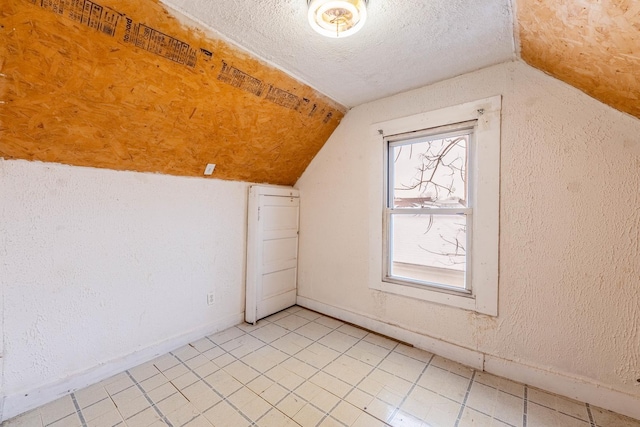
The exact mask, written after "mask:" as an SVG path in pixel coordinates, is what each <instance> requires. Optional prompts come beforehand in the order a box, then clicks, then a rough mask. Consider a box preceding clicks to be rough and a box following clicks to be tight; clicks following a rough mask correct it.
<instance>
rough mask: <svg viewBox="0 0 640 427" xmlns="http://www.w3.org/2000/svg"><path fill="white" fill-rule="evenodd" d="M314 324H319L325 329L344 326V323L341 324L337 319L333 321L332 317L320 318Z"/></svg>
mask: <svg viewBox="0 0 640 427" xmlns="http://www.w3.org/2000/svg"><path fill="white" fill-rule="evenodd" d="M315 322H316V323H320V324H321V325H323V326H326V327H327V328H331V329H336V328H339V327H340V326H342V325H344V322H341V321H340V320H338V319H334V318H332V317H326V316H321V317H319V318H317V319H316V320H315Z"/></svg>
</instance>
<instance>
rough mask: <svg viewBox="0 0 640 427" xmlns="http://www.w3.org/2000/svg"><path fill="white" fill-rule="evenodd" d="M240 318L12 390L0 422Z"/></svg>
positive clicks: (0, 401) (231, 317)
mask: <svg viewBox="0 0 640 427" xmlns="http://www.w3.org/2000/svg"><path fill="white" fill-rule="evenodd" d="M243 320H244V313H238V314H232V315H228V316H225V317H221V318H218V319H216V320H215V321H213V322H211V323H208V324H207V325H205V326H202V327H199V328H196V329H193V330H191V331H189V332H186V333H184V334H180V335H177V336H174V337H171V338H167V339H166V340H163V341H160V342H158V343H155V344H153V345H150V346H149V347H146V348H144V349H141V350H137V351H135V352H133V353H131V354H128V355H126V356H123V357H119V358H117V359H113V360H110V361H108V362H105V363H103V364H101V365H99V366H95V367H92V368H89V369H87V370H84V371H82V372H76V373H71V374H69V375H68V376H67V377H66V378H64V379H62V380H60V381H55V382H51V383H48V384H43V385H41V386H38V387H36V388H34V389H32V390H24V391H23V392H21V393H13V394H10V395H8V396H4V398H3V399H0V410H1V411H0V422H2V421H5V420H8V419H10V418H13V417H15V416H17V415H20V414H22V413H24V412H27V411H30V410H31V409H34V408H37V407H38V406H41V405H44V404H46V403H49V402H52V401H54V400H56V399H57V398H59V397H62V396H65V395H67V394H69V393H71V392H73V391H75V390H79V389H81V388H84V387H87V386H89V385H91V384H95V383H98V382H100V381H102V380H104V379H107V378H109V377H111V376H113V375H115V374H118V373H120V372H123V371H125V370H127V369H130V368H133V367H134V366H137V365H139V364H141V363H144V362H147V361H149V360H152V359H154V358H156V357H158V356H160V355H163V354H165V353H167V352H169V351H172V350H175V349H177V348H179V347H182V346H183V345H186V344H188V343H190V342H193V341H196V340H198V339H200V338H202V337H204V336H207V335H210V334H213V333H215V332H218V331H222V330H224V329H227V328H230V327H231V326H235V325H237V324H239V323H242V321H243ZM3 401H4V405H3ZM3 406H4V407H3Z"/></svg>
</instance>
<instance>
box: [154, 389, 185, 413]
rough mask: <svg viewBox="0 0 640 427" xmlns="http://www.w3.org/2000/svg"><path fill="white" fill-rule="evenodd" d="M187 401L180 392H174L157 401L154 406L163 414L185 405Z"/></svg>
mask: <svg viewBox="0 0 640 427" xmlns="http://www.w3.org/2000/svg"><path fill="white" fill-rule="evenodd" d="M188 403H189V401H188V400H187V398H186V397H184V396H183V395H182V394H181V393H175V394H172V395H171V396H169V397H167V398H166V399H164V400H162V401H160V402H157V403H156V407H157V408H158V409H159V410H160V412H162V413H163V414H164V415H167V414H170V413H172V412H175V411H177V410H178V409H180V408H182V407H183V406H185V405H187V404H188Z"/></svg>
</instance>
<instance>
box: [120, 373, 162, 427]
mask: <svg viewBox="0 0 640 427" xmlns="http://www.w3.org/2000/svg"><path fill="white" fill-rule="evenodd" d="M156 369H157V368H156ZM125 372H126V373H127V375H129V378H131V381H133V383H134V384H135V385H136V386H137V387H138V389H139V390H140V391H141V392H142V395H143V396H144V398H145V399H147V402H149V404H150V405H151V407H152V408H153V409H154V411H156V413H157V414H158V415H160V418H162V420H163V421H164V422H165V423H166V424H167V425H168V426H169V427H173V424H171V422H170V421H169V420H168V419H167V417H166V416H165V415H164V414H163V413H162V411H161V410H160V408H158V407H157V406H156V404H155V403H154V402H153V400H151V398H150V397H149V396H147V392H146V391H144V389H143V388H142V386H141V385H140V383H138V380H136V379H135V378H134V377H133V376H132V375H131V373H130V372H129V371H128V370H127V371H125ZM145 409H146V408H145ZM140 412H142V411H140Z"/></svg>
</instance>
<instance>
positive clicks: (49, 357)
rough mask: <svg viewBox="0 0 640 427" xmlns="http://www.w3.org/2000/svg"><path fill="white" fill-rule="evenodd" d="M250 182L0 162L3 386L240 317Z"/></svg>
mask: <svg viewBox="0 0 640 427" xmlns="http://www.w3.org/2000/svg"><path fill="white" fill-rule="evenodd" d="M247 185H248V184H245V183H238V182H228V181H219V180H205V179H200V178H178V177H173V176H164V175H154V174H142V173H131V172H116V171H110V170H101V169H91V168H79V167H70V166H63V165H57V164H46V163H38V162H26V161H3V160H0V201H1V203H0V268H1V274H0V286H1V287H2V293H3V294H4V310H3V312H2V316H3V319H4V336H3V339H4V347H5V348H4V350H5V353H4V384H3V391H2V395H6V396H15V395H17V394H18V393H28V392H33V391H35V390H38V389H40V388H42V387H46V386H47V385H50V384H53V383H56V382H58V381H63V380H64V379H65V378H67V377H70V376H73V375H76V374H79V373H82V372H84V371H87V370H91V369H92V368H95V367H97V366H100V365H101V364H104V363H107V362H112V361H114V360H119V359H121V358H126V357H127V356H129V355H131V354H132V353H134V352H136V351H141V350H144V349H145V348H147V347H150V346H153V345H156V344H158V343H162V342H165V341H170V340H171V339H174V338H176V337H179V336H184V335H185V334H188V333H189V332H190V331H195V330H198V329H202V328H203V327H205V328H206V327H207V326H209V327H210V328H212V329H213V328H215V327H216V325H217V324H220V322H223V323H224V322H225V321H228V320H225V319H234V318H238V316H239V315H241V313H242V312H243V311H244V268H245V240H246V231H245V229H246V224H245V223H246V198H247V196H246V194H247ZM211 291H215V293H216V298H217V301H216V304H215V305H213V306H208V305H207V302H206V294H207V293H208V292H211ZM19 409H20V408H18V410H19ZM15 410H16V409H15V408H13V409H12V411H15ZM14 415H15V414H14Z"/></svg>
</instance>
